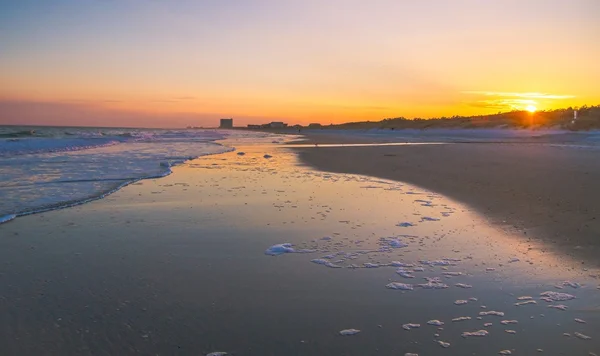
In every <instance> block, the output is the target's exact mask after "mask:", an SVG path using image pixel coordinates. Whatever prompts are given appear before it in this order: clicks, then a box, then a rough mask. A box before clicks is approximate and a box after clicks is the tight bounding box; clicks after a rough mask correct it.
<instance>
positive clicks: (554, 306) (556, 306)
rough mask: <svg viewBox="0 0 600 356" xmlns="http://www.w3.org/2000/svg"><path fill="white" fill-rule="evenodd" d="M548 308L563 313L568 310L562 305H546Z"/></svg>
mask: <svg viewBox="0 0 600 356" xmlns="http://www.w3.org/2000/svg"><path fill="white" fill-rule="evenodd" d="M548 308H554V309H558V310H563V311H564V310H567V309H569V307H568V306H566V305H563V304H557V305H548Z"/></svg>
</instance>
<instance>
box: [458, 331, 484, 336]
mask: <svg viewBox="0 0 600 356" xmlns="http://www.w3.org/2000/svg"><path fill="white" fill-rule="evenodd" d="M488 334H489V332H487V330H477V331H465V332H463V333H462V334H461V336H462V337H469V336H488Z"/></svg>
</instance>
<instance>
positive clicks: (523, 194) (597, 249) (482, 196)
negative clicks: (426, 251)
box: [297, 135, 600, 265]
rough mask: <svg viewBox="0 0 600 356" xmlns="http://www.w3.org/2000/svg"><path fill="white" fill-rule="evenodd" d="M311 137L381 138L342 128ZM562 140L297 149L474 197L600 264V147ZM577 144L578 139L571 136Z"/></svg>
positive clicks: (319, 162) (335, 164)
mask: <svg viewBox="0 0 600 356" xmlns="http://www.w3.org/2000/svg"><path fill="white" fill-rule="evenodd" d="M308 138H309V142H327V143H334V142H341V143H350V142H359V143H363V142H365V141H369V142H377V140H376V139H373V138H368V139H367V138H359V140H358V141H356V140H354V139H353V138H349V137H344V136H337V137H336V136H335V135H316V136H314V137H310V136H309V137H308ZM558 144H559V143H556V145H555V144H550V143H535V144H533V143H518V142H517V143H505V144H502V143H453V144H447V145H441V146H440V145H424V146H419V145H416V146H396V147H339V148H330V147H318V148H316V149H315V148H312V147H311V148H306V149H297V151H298V152H299V155H300V158H301V160H302V161H303V162H305V163H306V164H307V165H309V166H312V167H315V168H317V169H320V170H324V171H329V172H343V173H355V174H365V175H370V176H374V177H380V178H386V179H393V180H398V181H403V182H409V183H411V184H415V185H418V186H420V187H423V188H426V189H430V190H433V191H436V192H439V193H442V194H444V195H445V196H448V197H451V198H453V199H456V200H458V201H461V202H463V203H466V204H468V205H469V206H472V207H474V208H476V209H477V210H478V211H480V212H481V213H483V214H484V215H485V216H486V217H488V218H489V219H491V220H492V221H493V222H494V223H497V224H499V225H502V226H504V227H506V228H508V229H512V230H516V231H518V232H519V233H520V234H522V235H523V238H524V239H528V238H540V239H544V241H549V242H551V243H552V244H553V245H554V246H555V247H556V248H558V249H559V251H560V252H561V253H564V254H567V255H576V256H578V257H579V258H581V259H582V263H593V264H596V265H598V264H600V260H598V257H597V256H598V254H599V253H600V185H599V182H600V149H599V148H598V147H596V148H586V147H577V146H575V147H571V146H568V145H567V146H561V145H558ZM569 145H572V143H569Z"/></svg>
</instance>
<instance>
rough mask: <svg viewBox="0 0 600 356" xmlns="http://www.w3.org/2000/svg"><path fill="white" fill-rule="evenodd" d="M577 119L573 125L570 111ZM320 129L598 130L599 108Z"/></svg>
mask: <svg viewBox="0 0 600 356" xmlns="http://www.w3.org/2000/svg"><path fill="white" fill-rule="evenodd" d="M575 110H576V111H577V120H575V122H573V117H574V111H575ZM322 128H323V129H328V128H333V129H376V128H377V129H390V130H394V129H434V128H438V129H440V128H462V129H483V128H556V129H568V130H592V129H600V105H596V106H587V105H585V106H582V107H578V108H567V109H557V110H549V111H536V112H534V113H530V112H528V111H511V112H504V113H498V114H492V115H478V116H452V117H440V118H433V119H421V118H415V119H407V118H404V117H396V118H389V119H384V120H382V121H363V122H349V123H345V124H339V125H330V126H323V127H322Z"/></svg>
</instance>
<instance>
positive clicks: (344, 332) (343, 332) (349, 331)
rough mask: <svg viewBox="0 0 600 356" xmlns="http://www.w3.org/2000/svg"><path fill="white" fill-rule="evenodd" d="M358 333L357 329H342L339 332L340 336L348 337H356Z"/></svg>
mask: <svg viewBox="0 0 600 356" xmlns="http://www.w3.org/2000/svg"><path fill="white" fill-rule="evenodd" d="M359 332H360V330H358V329H344V330H341V331H340V335H343V336H350V335H356V334H358V333H359Z"/></svg>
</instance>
